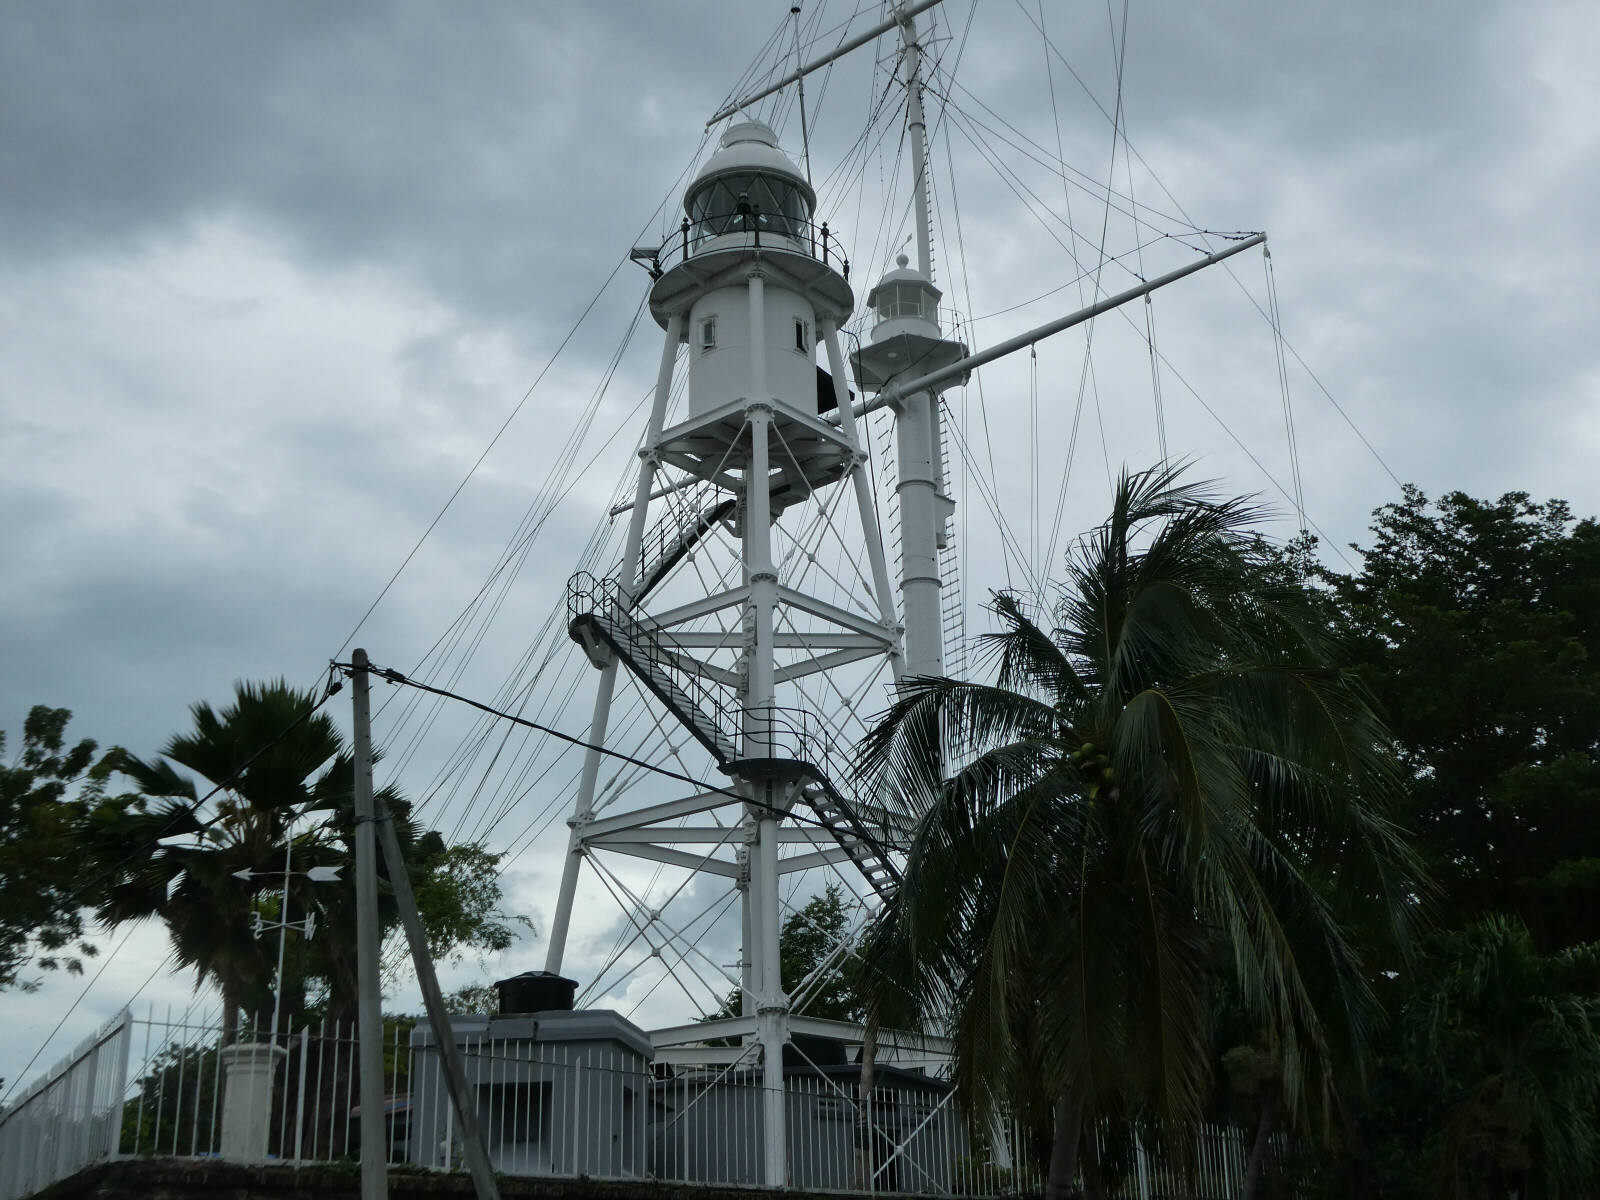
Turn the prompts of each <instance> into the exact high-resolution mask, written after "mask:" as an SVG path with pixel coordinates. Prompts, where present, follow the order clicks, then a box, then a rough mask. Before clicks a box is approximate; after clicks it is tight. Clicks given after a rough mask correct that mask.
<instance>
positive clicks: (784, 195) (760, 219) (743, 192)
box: [688, 171, 811, 238]
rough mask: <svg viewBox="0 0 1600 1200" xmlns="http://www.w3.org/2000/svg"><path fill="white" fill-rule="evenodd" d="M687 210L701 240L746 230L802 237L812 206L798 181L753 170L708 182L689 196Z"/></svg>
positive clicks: (721, 176)
mask: <svg viewBox="0 0 1600 1200" xmlns="http://www.w3.org/2000/svg"><path fill="white" fill-rule="evenodd" d="M688 208H689V221H690V223H691V224H692V225H693V226H694V231H695V236H696V237H699V238H706V237H714V236H716V235H718V234H723V233H740V232H742V231H744V230H745V229H746V228H749V229H751V230H755V229H759V230H761V232H763V233H777V234H782V235H783V236H785V237H792V238H799V237H801V236H803V235H804V233H805V228H806V222H807V221H808V220H810V217H811V206H810V205H809V204H808V203H807V202H806V196H805V192H803V191H802V190H801V187H800V184H799V182H798V181H797V180H788V179H785V178H784V177H783V176H781V175H767V174H758V173H756V172H753V171H751V172H739V173H738V174H733V175H719V176H717V177H716V178H715V179H710V180H707V181H706V182H705V183H704V184H702V185H701V187H700V189H699V190H698V191H697V192H695V193H694V195H692V196H690V197H689V205H688ZM742 210H747V211H742Z"/></svg>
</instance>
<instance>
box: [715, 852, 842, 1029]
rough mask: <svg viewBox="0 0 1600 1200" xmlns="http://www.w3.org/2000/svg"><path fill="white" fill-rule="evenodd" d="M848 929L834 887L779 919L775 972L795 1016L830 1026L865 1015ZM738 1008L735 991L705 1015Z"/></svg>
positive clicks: (729, 1012)
mask: <svg viewBox="0 0 1600 1200" xmlns="http://www.w3.org/2000/svg"><path fill="white" fill-rule="evenodd" d="M850 926H851V919H850V908H849V905H848V904H847V903H846V902H845V892H844V889H843V888H841V887H840V886H839V885H838V884H836V883H830V884H828V885H827V886H826V887H825V888H824V889H823V890H822V891H821V892H819V893H818V894H817V895H815V896H813V897H811V899H809V900H807V901H806V902H805V904H803V905H801V907H799V908H798V909H796V910H795V911H794V912H792V913H790V914H789V915H788V916H787V917H785V918H784V920H783V927H782V928H781V929H780V930H779V931H778V960H779V970H780V972H781V973H782V976H783V988H784V991H785V992H787V993H788V994H789V997H790V999H791V1001H794V1002H796V1003H797V1004H798V1007H797V1008H796V1010H795V1011H797V1012H803V1013H805V1015H806V1016H808V1017H820V1018H822V1019H824V1020H830V1021H860V1020H861V1019H862V1018H863V1017H865V1016H866V1004H865V1002H864V1001H863V999H862V995H861V989H860V970H859V966H858V960H857V959H856V957H855V951H854V947H853V946H852V945H851V944H850V942H851V939H850V937H849V934H850ZM741 1008H742V1002H741V997H740V994H739V991H738V990H737V989H735V990H734V991H732V992H730V993H729V994H728V997H727V999H726V1000H724V1001H723V1002H722V1007H721V1008H720V1009H718V1010H717V1011H716V1012H715V1013H712V1014H710V1016H712V1017H731V1016H734V1015H736V1014H737V1013H739V1012H740V1011H741Z"/></svg>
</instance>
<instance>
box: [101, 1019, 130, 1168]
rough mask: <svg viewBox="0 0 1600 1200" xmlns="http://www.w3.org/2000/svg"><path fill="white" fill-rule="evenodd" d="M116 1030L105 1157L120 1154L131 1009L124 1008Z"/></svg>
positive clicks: (126, 1091) (126, 1089) (126, 1088)
mask: <svg viewBox="0 0 1600 1200" xmlns="http://www.w3.org/2000/svg"><path fill="white" fill-rule="evenodd" d="M118 1026H119V1027H118V1029H117V1047H118V1048H117V1069H116V1073H115V1074H114V1075H113V1076H112V1083H113V1084H114V1085H115V1086H114V1087H112V1088H111V1089H110V1092H109V1095H110V1103H111V1119H110V1120H109V1121H107V1122H106V1126H107V1128H106V1157H107V1158H115V1157H116V1156H117V1155H118V1154H120V1153H122V1100H123V1097H124V1096H126V1095H127V1094H128V1053H129V1051H130V1050H131V1049H132V1047H133V1009H132V1008H124V1009H123V1010H122V1018H121V1020H120V1021H119V1022H118Z"/></svg>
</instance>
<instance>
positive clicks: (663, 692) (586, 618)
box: [572, 607, 739, 765]
mask: <svg viewBox="0 0 1600 1200" xmlns="http://www.w3.org/2000/svg"><path fill="white" fill-rule="evenodd" d="M585 630H588V631H592V632H593V634H594V635H595V636H596V637H598V638H599V639H600V640H601V641H603V642H605V644H606V645H608V646H610V647H611V649H612V650H614V651H615V652H616V654H617V657H618V658H619V659H620V660H621V661H622V663H623V665H624V666H626V667H627V668H628V669H629V670H630V671H632V672H633V673H634V674H635V675H636V676H638V678H639V682H640V683H642V684H644V685H645V687H647V688H649V689H650V691H651V692H652V693H654V694H655V696H656V698H657V699H658V700H660V701H661V703H663V704H665V705H666V706H667V710H668V711H669V712H671V713H672V715H673V716H675V717H677V718H678V721H679V723H680V724H682V725H683V727H684V728H685V729H687V730H688V731H689V732H690V733H691V734H692V735H693V736H694V738H695V739H696V740H697V741H699V742H700V744H701V745H703V746H704V747H705V748H706V749H707V750H709V751H711V754H712V757H714V758H715V759H716V760H717V762H718V763H719V764H723V765H725V764H727V763H730V762H732V761H733V760H734V759H736V758H738V757H739V747H738V745H737V744H736V743H735V742H734V740H733V737H732V735H730V734H729V733H728V732H727V731H726V730H725V729H724V728H723V727H722V725H721V722H719V721H718V720H717V719H716V715H718V714H720V711H721V708H722V706H721V705H715V706H714V707H715V708H716V709H717V710H718V714H708V713H707V712H706V711H705V707H704V703H705V700H706V699H707V698H708V697H707V696H706V694H705V691H706V690H705V689H701V695H700V696H699V697H696V696H693V695H691V694H690V693H689V691H688V689H686V688H685V687H684V686H683V685H682V684H681V683H679V681H678V680H677V679H675V678H674V677H673V675H672V674H671V673H670V672H669V670H668V669H667V666H666V664H665V662H664V661H663V660H664V659H665V658H666V657H667V656H666V654H665V653H663V652H662V648H661V647H659V646H658V645H656V644H655V642H654V640H653V639H652V638H651V636H650V634H649V633H648V632H647V631H645V630H644V629H643V628H642V627H641V626H640V625H639V623H638V622H637V621H635V620H633V618H632V617H629V616H626V615H625V614H623V613H621V612H619V611H617V609H616V608H615V607H612V608H609V609H596V610H593V611H591V612H588V613H580V614H578V615H577V616H576V617H574V618H573V621H572V634H573V637H574V638H576V639H578V640H579V641H582V640H583V637H582V634H583V632H584V631H585Z"/></svg>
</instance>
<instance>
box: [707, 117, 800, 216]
mask: <svg viewBox="0 0 1600 1200" xmlns="http://www.w3.org/2000/svg"><path fill="white" fill-rule="evenodd" d="M751 172H759V173H761V174H764V175H781V176H783V177H784V178H785V179H787V180H788V181H789V182H791V183H793V184H795V185H796V186H797V187H799V188H800V191H801V194H802V195H804V196H805V198H806V207H807V208H809V209H815V208H816V204H817V193H816V192H815V191H813V190H812V187H811V185H810V184H809V183H807V182H806V177H805V173H804V172H803V171H801V170H800V168H799V167H797V166H795V164H794V161H793V160H792V159H791V158H790V157H789V156H788V155H787V154H785V153H784V152H783V151H782V150H780V149H778V135H777V134H776V133H774V132H773V131H772V127H771V126H770V125H768V124H766V123H765V122H764V121H757V120H753V119H751V118H748V117H746V118H744V119H743V120H736V121H734V123H733V124H732V125H730V126H728V128H727V129H726V130H725V131H724V132H723V135H722V142H721V147H720V148H719V149H718V150H717V152H716V153H715V154H713V155H712V156H711V157H710V158H708V159H706V161H705V165H704V166H702V167H701V168H700V170H699V172H698V173H697V174H696V175H695V177H694V180H693V181H692V182H691V183H690V184H689V186H688V188H687V189H686V190H685V191H684V194H683V195H684V207H685V209H687V208H688V203H689V198H690V197H691V196H693V195H694V194H695V192H697V191H699V190H700V187H701V185H702V184H704V183H705V182H706V181H707V180H709V179H714V178H715V177H717V176H718V175H734V174H740V175H744V174H749V173H751Z"/></svg>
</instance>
